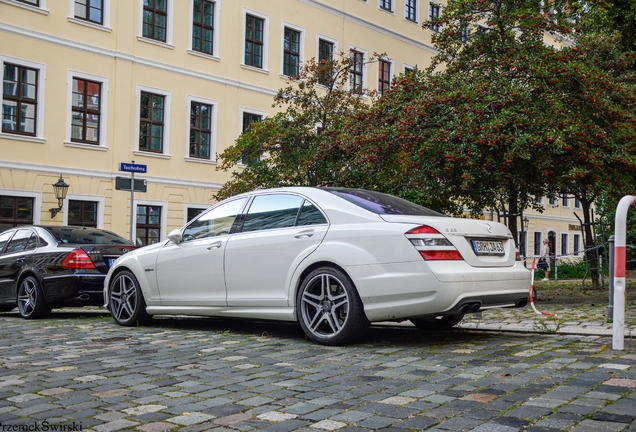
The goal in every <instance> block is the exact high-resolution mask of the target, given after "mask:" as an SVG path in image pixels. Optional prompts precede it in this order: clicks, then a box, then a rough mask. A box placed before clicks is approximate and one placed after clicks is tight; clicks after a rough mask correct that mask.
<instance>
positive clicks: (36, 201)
mask: <svg viewBox="0 0 636 432" xmlns="http://www.w3.org/2000/svg"><path fill="white" fill-rule="evenodd" d="M0 195H5V196H12V197H24V198H33V225H39V224H40V221H41V216H42V210H43V209H42V192H35V191H26V190H14V189H0ZM56 204H57V203H56Z"/></svg>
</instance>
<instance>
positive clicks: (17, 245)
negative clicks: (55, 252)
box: [5, 229, 34, 253]
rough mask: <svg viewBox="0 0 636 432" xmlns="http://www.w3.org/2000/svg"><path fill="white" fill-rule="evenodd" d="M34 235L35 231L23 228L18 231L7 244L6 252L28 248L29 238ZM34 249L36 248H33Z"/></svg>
mask: <svg viewBox="0 0 636 432" xmlns="http://www.w3.org/2000/svg"><path fill="white" fill-rule="evenodd" d="M32 235H33V231H31V230H25V229H21V230H18V231H16V233H15V235H14V236H13V238H12V239H11V241H10V242H9V244H8V245H7V249H6V250H5V253H12V252H22V251H25V250H27V244H28V243H29V239H30V238H31V236H32ZM33 249H34V248H33Z"/></svg>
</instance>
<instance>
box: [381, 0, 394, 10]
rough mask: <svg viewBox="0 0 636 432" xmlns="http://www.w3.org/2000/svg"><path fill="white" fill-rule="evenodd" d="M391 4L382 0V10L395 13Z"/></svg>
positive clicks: (388, 0) (386, 0) (389, 1)
mask: <svg viewBox="0 0 636 432" xmlns="http://www.w3.org/2000/svg"><path fill="white" fill-rule="evenodd" d="M391 3H392V2H391V0H380V9H384V10H387V11H389V12H391V11H393V8H392V4H391Z"/></svg>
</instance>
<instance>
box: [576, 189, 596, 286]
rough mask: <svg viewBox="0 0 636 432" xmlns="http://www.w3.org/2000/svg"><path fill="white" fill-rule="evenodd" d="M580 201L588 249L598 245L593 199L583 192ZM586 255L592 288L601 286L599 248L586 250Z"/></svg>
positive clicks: (586, 247) (585, 241)
mask: <svg viewBox="0 0 636 432" xmlns="http://www.w3.org/2000/svg"><path fill="white" fill-rule="evenodd" d="M580 201H581V207H582V209H583V231H584V239H583V243H584V244H585V249H586V250H587V249H590V248H592V247H594V246H596V239H595V238H594V235H593V232H592V223H593V222H594V221H593V220H592V216H591V207H592V201H593V200H591V199H589V198H588V196H587V194H585V193H582V194H581V197H580ZM585 256H586V258H587V263H588V266H589V269H590V274H591V278H592V288H601V284H600V278H599V268H598V249H593V250H588V251H587V252H585Z"/></svg>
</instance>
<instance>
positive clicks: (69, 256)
mask: <svg viewBox="0 0 636 432" xmlns="http://www.w3.org/2000/svg"><path fill="white" fill-rule="evenodd" d="M134 248H135V246H134V245H133V244H132V243H131V242H130V241H128V240H126V239H125V238H123V237H121V236H119V235H117V234H115V233H113V232H110V231H106V230H102V229H97V228H84V227H75V226H20V227H17V228H12V229H9V230H7V231H4V232H2V233H0V312H8V311H10V310H12V309H14V308H15V307H16V306H17V307H18V310H19V311H20V315H22V316H23V317H24V318H42V317H44V316H46V315H48V314H49V313H50V312H51V309H52V308H57V307H64V306H89V305H92V306H101V305H102V304H103V303H104V302H103V290H104V278H105V277H106V273H107V272H108V269H109V268H110V266H111V265H112V264H113V262H114V261H115V260H116V259H117V258H119V257H120V256H122V255H123V254H125V253H126V252H128V251H131V250H133V249H134Z"/></svg>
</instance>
